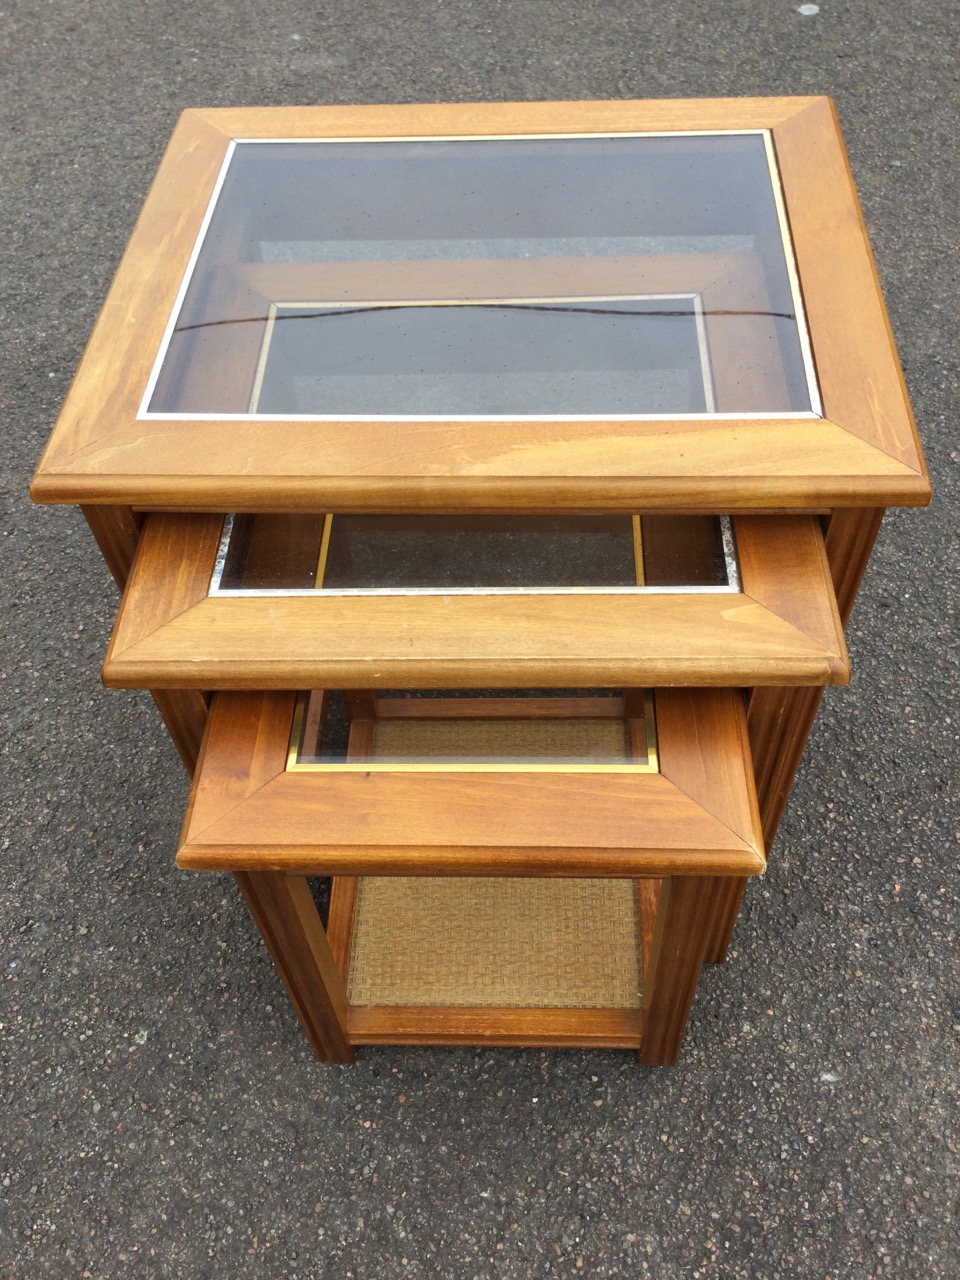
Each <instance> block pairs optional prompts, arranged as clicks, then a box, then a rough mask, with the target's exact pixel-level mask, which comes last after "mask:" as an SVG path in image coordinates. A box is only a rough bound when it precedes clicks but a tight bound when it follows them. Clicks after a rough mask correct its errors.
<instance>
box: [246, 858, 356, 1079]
mask: <svg viewBox="0 0 960 1280" xmlns="http://www.w3.org/2000/svg"><path fill="white" fill-rule="evenodd" d="M236 881H237V884H238V885H239V887H240V891H241V893H242V894H243V896H244V898H245V899H246V903H247V906H248V907H249V908H250V913H251V915H252V916H253V918H254V920H255V921H256V924H257V927H258V928H259V930H260V933H261V936H262V937H263V940H264V942H265V943H266V944H267V947H268V949H269V950H270V953H271V955H272V956H273V959H274V963H275V964H276V966H277V970H278V972H279V974H280V977H281V979H282V980H283V984H284V986H285V987H286V989H287V994H288V995H289V996H290V1000H291V1003H292V1004H293V1007H294V1009H296V1011H297V1016H298V1017H299V1019H300V1022H301V1024H302V1025H303V1029H304V1031H306V1033H307V1038H308V1039H309V1041H310V1043H311V1045H312V1046H313V1050H314V1052H315V1053H316V1055H317V1057H318V1058H319V1059H320V1061H321V1062H350V1061H351V1060H352V1058H353V1048H352V1046H351V1044H350V1040H349V1037H348V1033H347V1025H346V1023H347V996H346V991H345V989H344V985H343V980H342V978H341V976H340V972H339V970H338V969H337V967H336V965H335V964H334V961H333V957H332V956H331V954H330V949H329V947H328V945H327V939H326V937H325V935H324V932H323V929H322V927H321V924H320V917H319V916H318V915H317V909H316V907H315V906H314V903H313V898H312V897H311V895H310V889H309V886H308V885H307V882H306V880H305V879H304V878H303V877H302V876H281V875H269V874H266V875H264V874H261V873H247V872H241V873H238V874H237V875H236Z"/></svg>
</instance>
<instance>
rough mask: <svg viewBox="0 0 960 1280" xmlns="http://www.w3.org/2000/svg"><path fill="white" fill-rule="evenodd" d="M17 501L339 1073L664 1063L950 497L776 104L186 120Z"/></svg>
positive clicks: (322, 111) (809, 146) (840, 216)
mask: <svg viewBox="0 0 960 1280" xmlns="http://www.w3.org/2000/svg"><path fill="white" fill-rule="evenodd" d="M33 495H34V497H35V498H36V500H37V501H41V502H62V503H77V504H79V505H80V506H81V507H82V509H83V511H84V514H85V515H86V518H87V520H88V522H89V524H90V527H91V529H92V531H93V533H94V535H95V537H96V539H97V541H98V544H99V546H100V548H101V550H102V552H103V554H104V556H105V558H106V560H107V562H108V564H109V565H110V568H111V570H112V571H113V574H114V577H115V578H116V580H117V582H118V584H119V586H120V587H121V589H122V590H123V591H124V598H123V603H122V607H121V611H120V614H119V617H118V621H117V625H116V627H115V629H114V634H113V637H112V639H111V643H110V648H109V652H108V655H107V660H106V663H105V667H104V675H105V680H106V682H107V683H108V684H109V685H114V686H117V687H144V688H149V689H150V690H151V692H152V693H153V696H154V698H155V700H156V702H157V705H158V707H159V709H160V711H161V714H162V715H163V718H164V721H165V723H166V725H167V728H168V730H169V731H170V733H171V736H172V738H173V740H174V742H175V743H176V745H177V747H178V749H179V751H180V754H181V756H182V758H183V760H184V763H185V764H186V766H187V768H188V769H189V771H190V772H191V775H192V776H193V778H194V786H193V792H192V795H191V802H190V807H189V811H188V815H187V821H186V825H185V828H184V837H183V841H182V845H181V850H180V854H179V861H180V863H181V865H184V866H188V867H194V868H206V869H219V870H229V871H232V872H233V873H234V874H235V875H236V877H237V880H238V883H239V884H240V887H241V889H242V891H243V893H244V895H245V897H246V899H247V902H248V903H249V905H250V908H251V911H252V913H253V916H254V918H255V919H256V921H257V923H258V926H259V927H260V930H261V933H262V934H263V937H264V939H265V941H266V943H267V945H268V946H269V947H270V949H271V951H272V953H273V955H274V957H275V959H276V962H277V966H278V969H279V971H280V974H281V977H282V978H283V980H284V982H285V983H286V985H287V988H288V991H289V992H290V995H291V998H292V1000H293V1003H294V1006H295V1007H296V1009H297V1012H298V1014H299V1015H300V1017H301V1020H302V1022H303V1024H304V1026H305V1028H306V1030H307V1033H308V1035H309V1037H310V1039H311V1043H312V1044H313V1046H314V1048H315V1049H316V1051H317V1053H318V1055H319V1056H320V1057H321V1058H332V1059H335V1060H345V1059H346V1058H348V1057H349V1056H351V1054H352V1051H353V1046H354V1045H355V1044H361V1043H371V1042H372V1043H397V1042H401V1043H402V1042H428V1043H470V1042H474V1041H482V1042H493V1043H513V1044H529V1043H539V1044H609V1045H620V1046H632V1047H635V1048H637V1049H638V1050H639V1052H640V1057H641V1061H643V1062H645V1063H650V1064H653V1063H663V1062H670V1061H673V1060H674V1058H675V1056H676V1052H677V1050H678V1047H679V1044H680V1041H681V1038H682V1035H683V1030H684V1026H685V1023H686V1018H687V1013H688V1011H689V1008H690V1004H691V1001H692V999H693V994H694V990H695V987H696V981H697V977H698V974H699V970H700V966H701V964H702V963H703V962H704V961H705V960H706V961H718V960H721V959H723V957H724V956H725V954H726V950H727V945H728V942H729V938H730V934H731V931H732V929H733V926H734V922H735V919H736V915H737V911H738V908H739V903H740V900H741V897H742V893H743V888H744V884H745V882H746V878H747V877H748V876H749V875H751V874H754V873H756V872H758V871H760V870H761V869H762V867H763V865H764V857H765V855H764V848H765V847H769V846H770V844H771V842H772V841H773V838H774V835H775V833H776V830H777V826H778V824H779V821H780V818H781V816H782V813H783V810H784V806H785V805H786V802H787V799H788V797H789V793H790V788H791V786H792V783H793V779H794V777H795V774H796V770H797V767H798V765H799V761H800V758H801V755H802V753H803V750H804V747H805V745H806V741H807V738H808V735H809V731H810V728H811V725H812V723H813V719H814V716H815V714H816V710H817V706H818V704H819V700H820V697H821V695H822V691H823V689H824V687H825V686H826V685H827V684H829V683H843V682H844V681H845V680H846V679H847V678H848V676H849V665H848V661H847V655H846V651H845V646H844V642H843V634H842V632H843V626H844V625H845V623H846V620H847V618H848V617H849V614H850V611H851V609H852V607H853V603H854V600H855V597H856V593H857V590H858V587H859V583H860V580H861V577H862V574H863V572H864V569H865V567H866V564H867V561H868V558H869V555H870V551H871V549H872V546H873V542H874V538H875V536H876V533H877V530H878V528H879V525H880V521H881V519H882V515H883V510H884V508H885V507H886V506H888V505H921V504H923V503H925V502H927V501H928V500H929V484H928V480H927V475H926V471H925V467H924V463H923V459H922V455H921V451H920V445H919V442H918V439H917V434H916V430H915V427H914V423H913V420H912V416H911V413H910V408H909V403H908V400H907V396H906V391H905V389H904V385H903V379H902V375H901V372H900V368H899V364H898V361H897V356H896V352H895V349H894V347H893V343H892V339H891V335H890V329H889V324H888V321H887V317H886V313H885V310H884V306H883V301H882V298H881V294H880V289H879V285H878V282H877V278H876V273H875V270H874V267H873V263H872V259H871V255H870V250H869V246H868V243H867V238H866V233H865V230H864V226H863V222H862V219H861V216H860V212H859V207H858V204H857V200H856V195H855V192H854V189H853V185H852V181H851V177H850V173H849V168H848V164H847V160H846V157H845V154H844V150H843V145H842V142H841V139H840V134H839V130H838V127H837V122H836V118H835V115H834V112H833V109H832V106H831V104H830V103H829V101H828V100H826V99H822V98H783V99H739V100H730V101H723V100H717V101H712V100H702V101H666V102H607V103H602V102H601V103H526V104H462V105H447V106H398V107H324V108H319V107H318V108H304V109H288V108H264V109H237V110H229V109H228V110H222V109H218V110H204V111H188V112H186V113H185V114H184V116H183V117H182V118H181V121H180V123H179V124H178V126H177V129H176V132H175V133H174V136H173V138H172V140H171V143H170V146H169V149H168V151H167V154H166V156H165V157H164V160H163V163H162V165H161V168H160V171H159V173H158V175H157V178H156V181H155V183H154V185H153V188H152V189H151V192H150V195H149V197H148V200H147V203H146V205H145V207H144V210H143V212H142V214H141V217H140V220H139V221H138V223H137V227H136V229H135V231H134V234H133V237H132V239H131V242H130V245H129V248H128V250H127V253H126V254H125V256H124V259H123V261H122V263H121V265H120V268H119V271H118V273H117V277H116V280H115V281H114V284H113V286H112V288H111V291H110V294H109V297H108V299H107V301H106V303H105V305H104V309H103V313H102V315H101V318H100V321H99V323H98V325H97V328H96V330H95V332H94V334H93V336H92V338H91V340H90V344H89V346H88V349H87V352H86V354H85V356H84V359H83V362H82V364H81V367H80V370H79V372H78V375H77V378H76V380H75V382H74V385H73V387H72V389H71V392H70V394H69V397H68V399H67V402H66V404H65V405H64V408H63V411H62V413H61V415H60V418H59V420H58V422H57V425H56V428H55V430H54V432H53V435H52V437H51V440H50V443H49V445H48V448H47V450H46V452H45V454H44V457H43V459H42V461H41V464H40V467H39V469H38V472H37V476H36V478H35V480H34V485H33ZM234 513H236V514H234ZM225 517H226V519H225ZM510 566H512V568H510ZM291 690H318V691H319V690H324V691H327V693H325V694H323V695H321V694H320V693H316V694H315V695H314V696H313V698H312V699H300V700H299V701H298V699H297V698H296V697H295V696H294V694H293V693H292V692H290V691H291ZM336 690H340V691H343V692H342V699H341V701H340V703H338V702H337V701H336V698H335V696H334V693H333V691H336ZM470 690H485V691H486V693H487V695H488V696H485V697H479V696H476V695H475V694H471V693H470V692H469V691H470ZM538 690H540V691H549V696H538V695H536V693H535V691H538ZM644 690H653V691H654V692H652V693H644V692H643V691H644ZM397 691H405V694H404V696H402V697H401V696H399V694H398V692H397ZM443 691H446V692H445V693H444V692H443ZM510 691H515V692H513V693H511V692H510ZM211 696H212V701H211ZM341 704H342V705H341ZM337 707H340V710H337ZM491 708H494V709H493V710H492V709H491ZM338 715H339V716H340V718H341V720H342V721H343V724H344V725H345V726H346V727H345V728H344V729H343V733H344V734H346V737H345V738H344V743H343V744H342V745H341V747H339V748H333V747H330V746H329V742H328V739H329V735H331V734H333V735H334V736H335V734H334V728H333V727H331V726H334V727H335V722H336V721H337V716H338ZM494 722H495V724H496V726H497V727H496V733H495V734H494V736H493V737H491V736H490V734H491V733H493V728H492V725H493V724H494ZM305 726H306V727H305ZM308 730H309V733H308ZM305 734H307V736H309V735H310V734H312V735H313V736H312V738H311V741H312V742H314V746H313V747H310V750H309V751H307V755H308V756H309V757H310V758H309V759H304V758H302V757H303V752H304V750H306V748H305V746H304V743H305V742H306V738H305V736H304V735H305ZM325 734H327V735H328V736H327V737H325V736H324V735H325ZM485 735H486V736H485ZM202 742H203V743H204V746H203V751H202V758H201V743H202ZM442 743H445V744H446V745H445V746H440V745H438V744H442ZM451 744H454V745H451ZM470 744H472V745H470ZM484 744H486V745H484ZM491 744H492V745H491ZM311 751H312V752H313V756H310V752H311ZM458 753H459V754H458ZM484 753H486V754H484ZM198 761H199V763H198ZM312 875H333V876H334V877H336V879H335V882H334V892H333V898H332V903H331V908H330V916H329V919H328V921H327V931H326V932H325V931H324V928H323V927H322V925H321V921H320V917H319V915H318V913H317V909H316V906H315V905H314V901H313V897H312V896H311V892H310V886H309V884H308V879H307V877H308V876H312ZM625 883H626V884H628V885H629V886H630V887H629V888H628V890H627V891H626V893H625V894H624V891H623V890H622V888H619V889H618V888H617V886H618V885H619V886H623V885H624V884H625ZM563 885H566V886H567V887H566V888H565V889H564V888H563ZM558 886H560V887H559V888H558ZM405 895H406V896H405ZM494 900H495V901H496V903H497V904H498V906H497V910H496V911H494V912H492V913H490V919H489V921H488V923H487V924H486V925H485V926H484V928H485V929H486V932H485V933H482V935H481V934H478V935H477V938H478V939H479V941H478V940H477V939H475V938H473V935H472V934H470V930H471V929H472V928H473V925H474V923H475V922H477V921H479V920H480V919H481V918H483V919H486V915H485V914H484V913H485V912H486V909H487V906H488V905H489V904H490V903H491V902H492V901H494ZM571 916H576V917H577V918H578V920H580V921H581V923H580V924H577V925H576V926H575V927H574V926H572V925H571V924H570V918H571ZM401 917H402V918H403V919H404V920H407V921H409V920H412V921H413V922H414V923H413V927H412V929H411V930H408V931H407V934H406V935H404V937H401V936H400V934H399V933H398V932H396V931H395V932H394V933H393V934H391V933H389V928H390V927H391V922H394V923H395V922H396V921H397V920H398V919H400V918H401ZM477 927H478V928H479V925H477ZM524 929H527V930H528V931H529V933H528V935H524V936H526V938H527V940H526V942H524V944H523V946H522V947H521V948H520V953H519V954H515V952H516V947H514V950H513V951H511V950H510V944H509V936H513V935H516V936H520V935H521V934H522V933H523V930H524ZM384 930H387V932H384ZM457 931H459V933H461V934H464V931H466V934H469V936H470V938H471V939H472V941H471V943H470V946H471V947H472V948H473V951H472V953H471V951H470V948H469V947H468V948H466V950H465V951H464V952H463V953H462V954H461V953H458V952H457V950H456V948H452V949H451V946H450V945H449V943H450V935H451V933H453V932H457ZM605 933H609V934H610V946H609V947H607V948H606V949H604V947H603V946H601V945H600V943H601V942H602V941H603V935H604V934H605ZM466 934H465V936H466ZM328 936H329V940H328ZM544 938H546V939H547V941H548V942H549V943H550V945H546V944H544ZM617 938H619V939H620V941H619V942H618V941H616V939H617ZM487 944H489V948H490V949H491V954H490V956H486V957H485V964H486V961H487V960H489V964H487V965H486V968H485V967H484V965H481V964H480V963H479V962H478V961H477V962H470V960H469V956H470V955H471V954H473V955H474V956H476V955H477V953H478V949H479V950H485V949H486V948H487ZM541 944H543V945H541ZM404 948H405V949H404ZM538 948H539V950H538ZM388 952H389V953H396V954H397V955H401V956H402V957H403V960H402V963H401V964H399V966H398V968H399V971H400V972H399V973H398V974H385V973H384V972H383V971H382V966H381V967H380V968H378V967H377V965H378V963H379V961H378V957H381V958H382V956H383V955H384V954H385V953H388ZM524 952H528V953H529V954H530V955H533V954H534V953H535V954H536V956H537V957H538V959H537V960H536V965H535V967H536V969H537V973H536V974H535V978H536V981H535V982H534V983H533V985H532V986H531V985H530V984H529V983H528V982H527V979H526V978H524V980H523V981H520V980H519V979H517V980H516V981H514V980H513V979H512V978H510V979H509V980H508V979H507V977H505V975H506V974H507V973H508V971H509V972H511V973H512V968H511V966H514V965H515V964H519V962H520V960H521V959H522V953H524ZM419 953H427V954H429V955H431V956H433V957H434V959H435V961H436V963H435V964H434V968H433V969H432V970H431V969H430V968H429V966H428V967H427V969H426V970H425V971H424V972H423V973H422V974H421V973H420V969H419V967H418V965H419V958H418V956H419ZM577 954H582V957H583V963H582V964H579V965H578V964H577V963H576V962H575V961H574V962H573V963H571V956H572V955H573V956H574V957H576V955H577ZM554 970H555V971H554ZM548 971H549V972H548ZM451 973H452V975H453V976H452V977H451ZM464 973H468V974H469V981H468V980H467V978H465V977H464V976H463V974H464ZM600 973H603V974H607V977H605V978H603V981H602V982H601V981H599V979H597V975H598V974H600ZM458 975H459V976H458ZM551 975H552V976H551ZM541 978H542V979H543V980H542V981H541ZM595 979H597V980H596V981H595ZM525 983H526V985H524V984H525ZM598 983H599V985H598ZM604 983H606V984H607V986H604ZM391 984H392V985H391ZM591 984H593V985H591ZM614 989H615V990H616V991H617V992H619V994H618V995H616V996H615V997H614V996H605V995H604V991H605V990H606V991H608V992H609V991H612V990H614ZM605 1001H606V1004H605V1003H604V1002H605ZM525 1002H526V1003H525Z"/></svg>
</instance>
